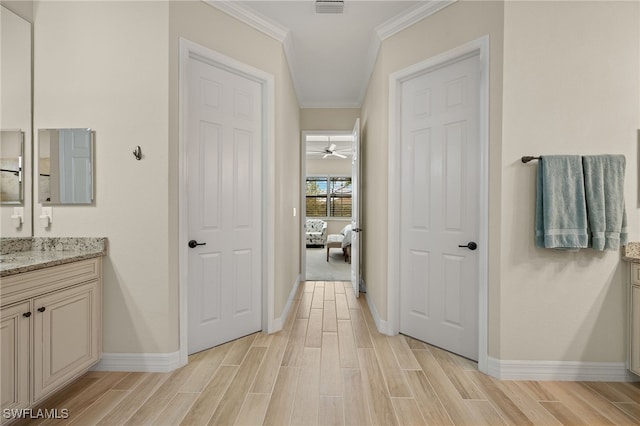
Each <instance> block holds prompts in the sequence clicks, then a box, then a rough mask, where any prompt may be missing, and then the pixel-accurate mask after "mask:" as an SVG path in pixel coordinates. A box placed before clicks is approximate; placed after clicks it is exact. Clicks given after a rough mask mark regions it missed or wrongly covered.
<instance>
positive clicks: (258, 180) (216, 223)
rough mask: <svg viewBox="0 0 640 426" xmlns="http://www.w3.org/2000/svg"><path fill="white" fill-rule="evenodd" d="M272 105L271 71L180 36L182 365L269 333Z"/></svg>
mask: <svg viewBox="0 0 640 426" xmlns="http://www.w3.org/2000/svg"><path fill="white" fill-rule="evenodd" d="M273 102H274V79H273V76H271V75H269V74H266V73H264V72H262V71H260V70H258V69H255V68H253V67H250V66H247V65H245V64H242V63H240V62H238V61H235V60H234V59H231V58H229V57H226V56H224V55H221V54H218V53H217V52H214V51H212V50H210V49H207V48H205V47H203V46H200V45H197V44H195V43H192V42H190V41H187V40H184V39H181V40H180V142H179V153H180V161H179V179H180V182H179V201H180V208H179V215H180V228H179V232H178V237H179V240H178V242H179V245H178V247H179V249H178V251H179V257H180V263H179V264H180V271H179V273H180V284H179V296H180V350H179V353H180V363H181V364H182V365H184V364H186V363H187V356H188V354H189V353H193V352H197V351H199V350H202V349H206V348H207V347H211V346H215V345H218V344H221V343H223V342H225V341H229V340H233V339H235V338H238V337H241V336H244V335H246V334H249V333H252V332H254V331H259V330H264V331H265V332H271V331H273V328H274V322H275V320H274V315H273V308H274V307H273V292H274V277H273V269H274V268H273V265H274V257H273V254H272V251H271V250H268V248H269V247H271V246H272V241H273V234H274V232H273V228H274V223H273V217H274V211H273V207H272V204H273V203H269V202H268V195H269V194H272V192H273V188H274V185H275V183H274V179H273V176H272V173H270V171H271V170H272V169H273V167H272V165H271V164H270V162H269V161H270V160H272V159H273V158H274V156H273V149H274V148H273V147H274V135H273V129H274V115H273V111H274V103H273ZM224 105H227V106H230V108H228V109H225V107H224ZM225 241H226V243H225ZM219 243H222V244H219ZM268 301H271V303H268ZM194 324H195V327H194ZM199 327H204V328H206V330H204V331H202V332H201V333H200V332H199V331H198V328H199ZM211 327H213V328H211ZM194 333H195V334H194ZM198 333H200V335H201V336H200V337H202V339H201V338H200V337H198Z"/></svg>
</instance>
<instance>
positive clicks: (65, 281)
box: [0, 257, 102, 306]
mask: <svg viewBox="0 0 640 426" xmlns="http://www.w3.org/2000/svg"><path fill="white" fill-rule="evenodd" d="M101 262H102V258H100V257H96V258H93V259H86V260H80V261H78V262H72V263H67V264H65V265H59V266H52V267H49V268H44V269H38V270H36V271H31V272H24V273H22V274H17V275H13V276H9V277H5V278H3V279H2V282H1V284H0V292H1V294H2V305H3V306H5V305H10V304H12V303H15V302H19V301H21V300H25V299H29V298H32V297H36V296H39V295H41V294H45V293H49V292H52V291H55V290H58V289H61V288H64V287H68V286H70V285H75V284H80V283H83V282H86V281H90V280H94V279H97V278H98V277H99V276H100V270H101Z"/></svg>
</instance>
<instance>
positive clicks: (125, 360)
mask: <svg viewBox="0 0 640 426" xmlns="http://www.w3.org/2000/svg"><path fill="white" fill-rule="evenodd" d="M180 367H182V365H181V364H180V351H176V352H172V353H153V354H149V353H147V354H145V353H143V354H129V353H103V354H102V359H101V360H100V362H99V363H97V364H96V365H94V366H93V368H91V369H92V370H94V371H138V372H145V373H147V372H148V373H167V372H169V371H173V370H175V369H176V368H180Z"/></svg>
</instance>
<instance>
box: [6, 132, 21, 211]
mask: <svg viewBox="0 0 640 426" xmlns="http://www.w3.org/2000/svg"><path fill="white" fill-rule="evenodd" d="M23 158H24V133H23V132H22V131H20V130H0V203H2V204H18V205H21V204H22V202H23V201H24V186H23V184H22V180H23V179H22V177H23V173H22V159H23Z"/></svg>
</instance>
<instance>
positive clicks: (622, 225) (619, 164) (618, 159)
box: [582, 155, 627, 250]
mask: <svg viewBox="0 0 640 426" xmlns="http://www.w3.org/2000/svg"><path fill="white" fill-rule="evenodd" d="M582 164H583V167H584V187H585V194H586V199H587V212H588V218H589V237H590V242H589V245H590V247H593V249H594V250H618V249H619V248H620V246H621V245H624V244H626V243H627V212H626V210H625V205H624V204H625V203H624V172H625V157H624V155H589V156H584V157H582Z"/></svg>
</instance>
